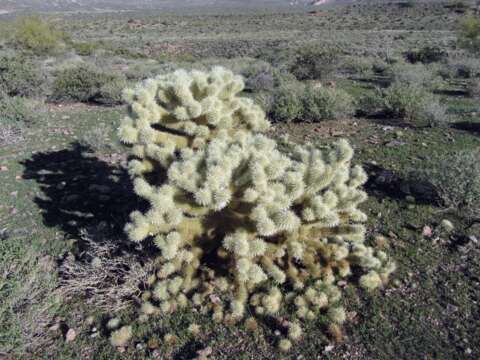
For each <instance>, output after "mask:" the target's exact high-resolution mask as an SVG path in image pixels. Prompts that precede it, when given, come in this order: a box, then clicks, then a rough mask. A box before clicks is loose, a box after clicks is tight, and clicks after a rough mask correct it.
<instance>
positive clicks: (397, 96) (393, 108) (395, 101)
mask: <svg viewBox="0 0 480 360" xmlns="http://www.w3.org/2000/svg"><path fill="white" fill-rule="evenodd" d="M381 96H382V98H383V102H384V107H385V111H386V113H387V114H388V115H390V116H393V117H398V118H405V119H408V120H414V119H415V118H416V117H418V116H419V114H420V113H421V112H422V110H423V109H424V108H425V106H426V104H427V102H428V101H429V99H430V96H429V94H428V92H427V91H426V90H425V89H424V88H422V87H421V86H417V85H411V84H401V83H394V84H393V85H392V86H390V87H388V88H387V89H384V90H383V91H382V93H381Z"/></svg>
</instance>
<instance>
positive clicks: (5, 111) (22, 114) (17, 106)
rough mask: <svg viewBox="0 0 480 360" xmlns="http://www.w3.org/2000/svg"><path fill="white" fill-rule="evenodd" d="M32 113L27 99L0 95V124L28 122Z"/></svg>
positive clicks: (32, 116)
mask: <svg viewBox="0 0 480 360" xmlns="http://www.w3.org/2000/svg"><path fill="white" fill-rule="evenodd" d="M34 114H35V113H34V111H33V108H32V106H31V104H30V103H29V102H28V100H26V99H24V98H22V97H18V96H16V97H10V96H3V97H2V96H0V126H7V125H16V124H18V123H20V122H23V123H25V122H30V121H32V120H33V119H34Z"/></svg>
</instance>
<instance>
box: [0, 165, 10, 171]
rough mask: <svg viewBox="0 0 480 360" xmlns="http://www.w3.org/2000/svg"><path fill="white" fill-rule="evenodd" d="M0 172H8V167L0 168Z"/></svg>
mask: <svg viewBox="0 0 480 360" xmlns="http://www.w3.org/2000/svg"><path fill="white" fill-rule="evenodd" d="M0 171H8V167H6V166H0Z"/></svg>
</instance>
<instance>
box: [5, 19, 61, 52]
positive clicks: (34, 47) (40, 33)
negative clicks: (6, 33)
mask: <svg viewBox="0 0 480 360" xmlns="http://www.w3.org/2000/svg"><path fill="white" fill-rule="evenodd" d="M11 37H12V41H13V42H14V43H15V44H16V45H17V46H19V47H21V48H23V49H26V50H30V51H32V52H34V53H35V54H37V55H43V54H50V53H52V52H55V51H57V50H58V49H60V48H61V47H62V46H63V40H64V37H65V36H64V34H63V33H62V32H60V31H58V30H56V29H55V27H54V26H53V25H52V24H51V23H49V22H47V21H45V20H43V19H41V18H40V17H39V16H35V15H33V16H22V17H19V18H18V19H17V20H16V21H15V23H14V24H13V26H12V33H11Z"/></svg>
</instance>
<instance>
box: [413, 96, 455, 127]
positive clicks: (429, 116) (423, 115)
mask: <svg viewBox="0 0 480 360" xmlns="http://www.w3.org/2000/svg"><path fill="white" fill-rule="evenodd" d="M419 119H420V120H422V121H425V122H426V123H427V124H428V125H430V126H431V127H434V126H447V125H448V123H449V122H450V116H449V115H448V113H447V107H446V106H445V105H443V104H442V103H440V101H439V100H438V99H436V98H431V99H430V100H429V101H425V104H424V106H423V109H422V110H421V111H420V114H419Z"/></svg>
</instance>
